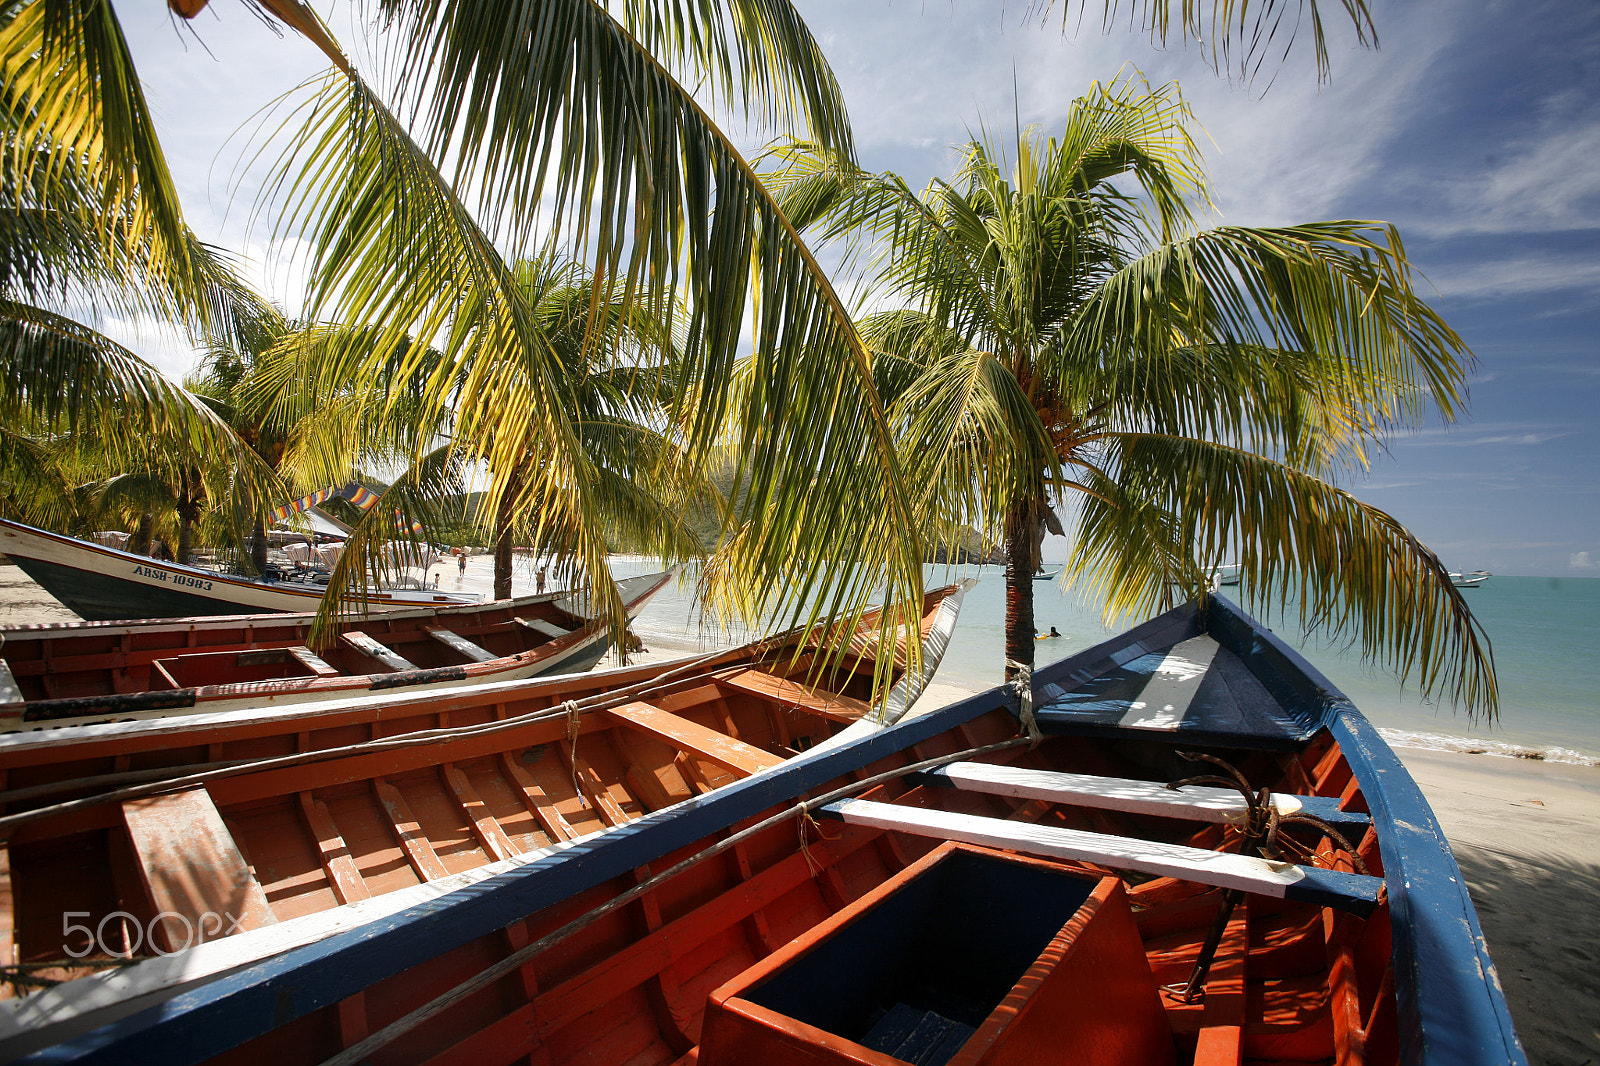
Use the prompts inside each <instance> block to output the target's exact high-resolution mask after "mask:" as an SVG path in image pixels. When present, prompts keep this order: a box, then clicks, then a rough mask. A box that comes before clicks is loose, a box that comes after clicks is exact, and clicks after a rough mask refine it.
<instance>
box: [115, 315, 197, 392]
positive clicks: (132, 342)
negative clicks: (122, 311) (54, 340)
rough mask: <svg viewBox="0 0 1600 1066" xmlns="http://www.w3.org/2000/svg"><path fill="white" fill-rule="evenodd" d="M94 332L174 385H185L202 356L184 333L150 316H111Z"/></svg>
mask: <svg viewBox="0 0 1600 1066" xmlns="http://www.w3.org/2000/svg"><path fill="white" fill-rule="evenodd" d="M95 328H97V329H98V330H99V331H100V332H101V333H104V334H105V335H106V336H107V337H110V338H111V339H112V340H114V341H116V342H117V343H118V344H120V345H122V346H123V347H124V348H127V349H128V350H129V351H131V352H133V353H134V354H135V355H137V356H139V357H140V358H141V359H143V360H145V361H146V362H148V363H151V364H153V365H154V366H155V368H156V369H157V370H159V371H161V373H162V374H163V375H165V376H166V377H168V378H170V379H171V380H172V381H173V382H175V383H181V382H182V381H183V378H184V375H186V374H188V373H189V371H190V370H191V369H193V368H194V365H195V363H196V362H197V361H198V360H199V358H200V355H201V353H200V352H199V351H198V350H197V349H196V348H195V347H194V345H192V344H190V343H189V340H188V338H187V337H185V336H184V335H183V334H182V332H180V331H179V330H177V329H174V328H173V327H172V326H171V325H170V324H169V323H167V322H164V321H162V320H159V319H156V318H155V317H153V316H151V315H138V316H136V317H134V318H131V319H130V318H120V317H113V316H109V315H108V316H106V317H105V318H103V319H102V320H101V321H100V322H99V323H97V324H95Z"/></svg>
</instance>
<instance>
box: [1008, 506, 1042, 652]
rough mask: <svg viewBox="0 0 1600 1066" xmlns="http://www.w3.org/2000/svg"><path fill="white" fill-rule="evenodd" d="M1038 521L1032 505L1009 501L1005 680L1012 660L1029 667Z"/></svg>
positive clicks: (1032, 629)
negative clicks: (1010, 506)
mask: <svg viewBox="0 0 1600 1066" xmlns="http://www.w3.org/2000/svg"><path fill="white" fill-rule="evenodd" d="M1038 524H1039V520H1038V517H1037V516H1036V515H1035V514H1034V512H1033V508H1032V507H1030V506H1028V505H1027V504H1026V503H1017V504H1013V505H1012V508H1011V512H1010V514H1008V515H1007V516H1006V529H1005V535H1006V543H1005V554H1006V680H1007V681H1010V680H1011V678H1012V677H1013V676H1015V675H1016V672H1017V669H1016V667H1014V666H1012V665H1011V664H1012V663H1021V664H1022V665H1024V666H1026V667H1027V668H1028V669H1029V670H1030V671H1031V670H1032V669H1033V646H1034V628H1033V572H1034V570H1035V569H1036V568H1037V567H1038V565H1039V560H1038V553H1037V548H1036V547H1035V544H1036V541H1037V537H1036V535H1035V530H1036V528H1037V526H1038Z"/></svg>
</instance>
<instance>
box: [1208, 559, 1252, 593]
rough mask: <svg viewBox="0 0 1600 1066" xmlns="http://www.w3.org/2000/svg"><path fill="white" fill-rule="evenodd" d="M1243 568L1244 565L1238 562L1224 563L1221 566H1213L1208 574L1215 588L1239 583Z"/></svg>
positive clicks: (1209, 581) (1209, 580)
mask: <svg viewBox="0 0 1600 1066" xmlns="http://www.w3.org/2000/svg"><path fill="white" fill-rule="evenodd" d="M1242 570H1243V567H1241V566H1240V565H1239V564H1238V563H1223V564H1222V565H1221V566H1218V567H1213V568H1212V569H1211V571H1210V572H1209V573H1208V574H1207V575H1206V576H1207V579H1208V583H1209V584H1210V585H1211V586H1212V587H1213V588H1216V587H1218V586H1221V585H1237V584H1238V583H1239V575H1240V573H1241V572H1242Z"/></svg>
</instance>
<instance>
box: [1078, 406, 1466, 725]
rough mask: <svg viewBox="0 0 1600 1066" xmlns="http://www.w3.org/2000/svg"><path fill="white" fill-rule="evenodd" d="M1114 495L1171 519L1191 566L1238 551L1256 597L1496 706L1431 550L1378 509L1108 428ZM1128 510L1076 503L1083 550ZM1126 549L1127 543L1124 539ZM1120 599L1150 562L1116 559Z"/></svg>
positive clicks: (1111, 531) (1121, 532)
mask: <svg viewBox="0 0 1600 1066" xmlns="http://www.w3.org/2000/svg"><path fill="white" fill-rule="evenodd" d="M1119 451H1120V455H1119V473H1118V483H1119V488H1120V490H1121V492H1122V493H1123V494H1124V495H1125V496H1126V497H1131V498H1132V499H1135V500H1139V501H1144V506H1147V507H1149V506H1153V507H1155V508H1156V509H1157V510H1158V511H1166V512H1168V513H1170V514H1172V515H1173V516H1174V517H1175V520H1176V522H1177V523H1178V525H1177V529H1178V531H1179V533H1180V538H1179V541H1178V543H1179V544H1180V545H1182V546H1183V547H1185V548H1187V549H1188V551H1189V554H1188V556H1187V557H1188V558H1191V559H1194V560H1196V561H1197V562H1198V563H1199V564H1200V565H1201V566H1202V567H1204V566H1208V565H1214V564H1216V563H1220V562H1221V561H1222V560H1223V559H1224V558H1229V557H1232V558H1236V559H1237V560H1238V562H1239V565H1240V567H1241V570H1242V572H1243V574H1244V575H1245V578H1246V583H1245V586H1244V587H1245V588H1246V589H1247V590H1248V592H1247V595H1248V597H1249V599H1250V600H1251V602H1252V603H1253V604H1255V605H1257V606H1258V607H1268V606H1271V607H1275V608H1276V609H1278V610H1280V611H1287V610H1289V608H1290V605H1291V604H1294V603H1298V614H1299V620H1300V623H1301V624H1302V625H1303V626H1304V627H1305V628H1306V629H1308V630H1319V629H1320V630H1322V631H1325V632H1327V633H1329V634H1330V635H1332V636H1335V637H1348V638H1350V639H1351V640H1352V641H1354V642H1355V643H1356V644H1357V645H1358V646H1359V647H1360V648H1361V651H1362V653H1363V654H1364V655H1365V656H1366V657H1367V658H1369V659H1372V660H1375V661H1383V662H1386V663H1388V664H1389V665H1390V666H1391V667H1392V668H1393V669H1394V670H1395V671H1396V672H1397V673H1398V674H1399V675H1400V677H1401V679H1402V680H1405V679H1408V678H1411V677H1412V676H1414V677H1415V680H1416V683H1417V684H1418V686H1419V687H1420V688H1421V689H1422V691H1424V692H1435V691H1443V692H1446V693H1448V694H1449V695H1450V696H1451V697H1452V698H1453V699H1454V700H1455V701H1456V702H1458V703H1459V704H1461V705H1462V706H1463V707H1464V708H1465V709H1466V710H1467V712H1468V714H1469V715H1471V716H1472V717H1474V718H1475V717H1477V716H1478V715H1480V714H1481V715H1484V716H1485V717H1488V718H1490V719H1492V718H1493V717H1494V715H1495V714H1496V712H1497V700H1498V694H1497V688H1496V683H1495V677H1494V657H1493V652H1492V650H1491V648H1490V644H1489V638H1488V636H1487V634H1485V633H1484V631H1483V627H1482V625H1481V624H1480V623H1479V622H1478V621H1477V619H1475V618H1474V617H1473V616H1472V612H1471V610H1470V609H1469V607H1468V605H1467V603H1466V601H1465V600H1464V598H1463V597H1462V595H1461V593H1460V591H1459V590H1457V589H1456V588H1455V587H1454V586H1453V585H1452V584H1451V583H1450V577H1449V574H1448V572H1447V571H1446V570H1445V568H1444V566H1443V565H1442V564H1441V563H1440V562H1439V559H1438V557H1437V556H1436V555H1435V554H1434V553H1433V552H1432V551H1430V550H1429V549H1428V548H1427V547H1426V546H1425V545H1423V544H1422V543H1421V542H1420V541H1418V540H1417V538H1416V537H1415V536H1413V535H1412V534H1411V533H1410V532H1409V531H1407V530H1406V528H1405V527H1404V526H1403V525H1401V523H1399V522H1398V521H1396V520H1395V519H1394V518H1393V517H1392V516H1390V515H1389V514H1387V513H1385V512H1384V511H1382V510H1380V509H1378V508H1376V507H1373V506H1371V505H1370V504H1366V503H1363V502H1361V501H1360V500H1358V499H1356V498H1355V497H1354V496H1352V495H1350V494H1349V493H1348V492H1346V491H1344V490H1342V489H1339V488H1337V487H1335V486H1332V485H1329V484H1328V483H1326V482H1324V481H1321V480H1319V479H1317V478H1315V477H1312V476H1310V475H1308V474H1306V473H1304V472H1303V471H1300V470H1296V469H1294V468H1293V467H1290V466H1288V465H1285V464H1283V463H1280V462H1276V461H1274V460H1272V459H1268V458H1265V457H1263V456H1260V455H1254V454H1251V453H1249V452H1245V451H1243V450H1241V449H1237V448H1230V447H1226V446H1223V445H1218V444H1215V443H1212V442H1209V441H1199V440H1190V439H1184V438H1180V437H1171V436H1160V435H1155V434H1128V435H1126V436H1124V437H1122V438H1121V439H1120V440H1119ZM1138 516H1139V512H1138V511H1132V512H1124V513H1118V512H1117V511H1116V509H1115V508H1114V507H1111V506H1109V505H1102V504H1099V503H1096V502H1092V501H1091V502H1090V503H1089V504H1087V505H1086V507H1085V518H1084V528H1085V531H1086V532H1085V541H1084V544H1085V547H1084V548H1083V551H1084V553H1086V554H1085V555H1084V557H1083V558H1082V559H1081V560H1075V562H1074V565H1075V566H1079V567H1080V568H1086V567H1087V565H1088V562H1089V556H1090V555H1098V556H1099V557H1100V558H1101V559H1107V558H1110V557H1111V555H1112V554H1114V553H1116V552H1120V551H1121V550H1122V549H1120V548H1118V547H1117V541H1118V539H1119V537H1124V536H1128V535H1130V534H1131V533H1132V531H1131V530H1130V529H1129V526H1130V524H1131V523H1132V522H1133V521H1135V520H1136V519H1137V517H1138ZM1135 550H1137V545H1135ZM1116 565H1117V566H1119V567H1120V568H1121V570H1120V571H1119V577H1118V579H1117V581H1116V582H1114V583H1113V585H1112V586H1111V587H1112V589H1113V591H1114V592H1115V593H1116V595H1117V596H1119V597H1121V598H1122V600H1123V601H1124V602H1148V601H1149V599H1150V598H1151V596H1152V595H1153V590H1152V589H1151V588H1149V587H1144V588H1141V587H1140V586H1139V581H1140V580H1144V581H1146V582H1148V581H1152V580H1154V579H1155V570H1154V569H1151V568H1146V569H1144V570H1141V569H1139V568H1138V567H1137V566H1136V565H1135V564H1131V563H1117V564H1116Z"/></svg>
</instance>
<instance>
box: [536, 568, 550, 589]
mask: <svg viewBox="0 0 1600 1066" xmlns="http://www.w3.org/2000/svg"><path fill="white" fill-rule="evenodd" d="M546 569H548V567H543V566H541V567H539V576H538V577H537V578H536V579H535V580H536V581H537V582H538V588H539V591H540V592H543V591H544V572H545V570H546Z"/></svg>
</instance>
